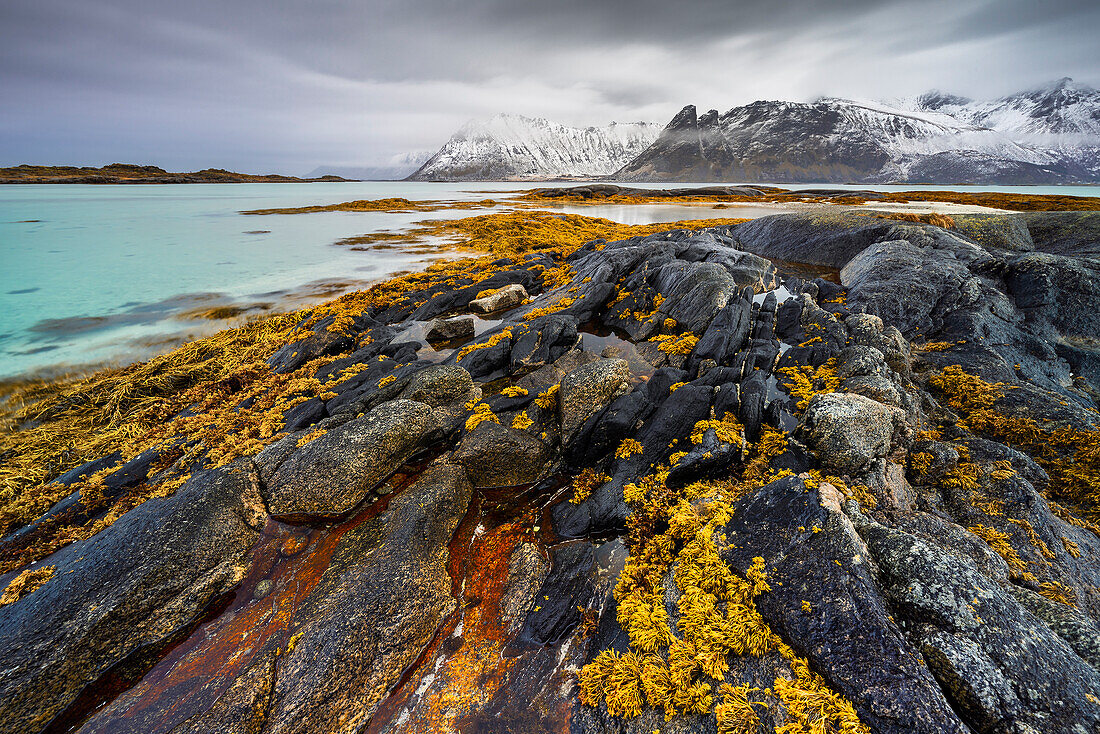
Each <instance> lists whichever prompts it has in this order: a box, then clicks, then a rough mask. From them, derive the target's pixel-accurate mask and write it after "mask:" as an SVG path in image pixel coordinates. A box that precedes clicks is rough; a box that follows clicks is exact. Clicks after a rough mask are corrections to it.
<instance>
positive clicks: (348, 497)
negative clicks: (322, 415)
mask: <svg viewBox="0 0 1100 734" xmlns="http://www.w3.org/2000/svg"><path fill="white" fill-rule="evenodd" d="M434 427H435V423H434V421H433V420H432V409H431V407H430V406H428V405H427V404H425V403H418V402H415V401H412V400H393V401H390V402H388V403H383V404H382V405H379V406H378V407H377V408H375V409H374V410H372V411H370V412H369V413H367V414H366V415H364V416H363V417H362V418H356V419H355V420H352V421H349V422H347V423H345V424H343V425H341V426H339V427H337V428H334V429H333V430H331V431H329V432H327V433H325V434H324V435H322V436H320V437H318V438H315V439H313V440H312V441H309V442H308V443H306V444H305V445H303V446H301V447H299V448H297V450H296V451H294V452H293V453H292V454H290V456H289V457H287V458H286V459H285V460H284V461H283V462H282V463H281V464H280V465H279V468H278V469H277V470H276V471H275V472H274V474H273V475H272V477H271V480H270V482H269V483H268V484H267V486H265V487H264V497H265V499H266V500H267V506H268V509H269V511H270V512H271V514H272V515H275V516H276V517H286V518H326V517H337V516H340V515H343V514H345V513H347V512H349V511H350V510H351V509H352V508H354V507H355V506H356V505H358V504H359V503H360V502H362V501H363V499H364V498H366V496H367V494H368V493H369V492H370V491H371V490H372V489H374V487H375V486H377V485H378V484H379V483H380V482H381V481H382V480H383V479H385V478H386V477H387V476H389V475H390V474H391V473H392V472H393V471H394V470H395V469H397V468H398V467H400V466H401V464H402V463H404V461H405V460H406V459H407V458H409V456H411V455H412V453H413V452H414V451H416V449H417V448H418V447H419V446H420V445H421V441H422V439H424V437H425V436H427V435H428V433H429V432H430V431H431V430H432V429H433V428H434Z"/></svg>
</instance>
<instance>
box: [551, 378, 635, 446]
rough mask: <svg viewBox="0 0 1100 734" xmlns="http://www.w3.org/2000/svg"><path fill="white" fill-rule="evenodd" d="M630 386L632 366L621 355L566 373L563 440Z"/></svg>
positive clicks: (562, 401) (561, 402) (562, 402)
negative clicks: (619, 357) (620, 357)
mask: <svg viewBox="0 0 1100 734" xmlns="http://www.w3.org/2000/svg"><path fill="white" fill-rule="evenodd" d="M629 389H630V367H629V366H628V365H627V363H626V360H622V359H600V360H597V361H595V362H593V363H592V364H588V365H584V366H583V367H578V368H577V369H575V370H573V371H572V372H570V373H569V374H568V375H566V376H565V377H564V378H563V379H562V381H561V392H560V394H559V396H558V405H559V407H560V410H561V430H562V437H563V439H564V441H565V442H566V443H568V442H569V441H570V440H571V439H572V438H573V437H574V436H575V435H576V433H577V431H578V429H580V427H581V426H582V425H584V422H585V421H586V420H588V419H589V418H590V417H592V416H593V415H595V414H596V413H597V412H598V411H599V410H600V409H601V408H603V407H604V406H606V405H607V404H608V403H610V402H611V401H612V400H614V399H615V398H617V397H618V396H620V395H622V394H623V393H625V392H626V391H627V390H629Z"/></svg>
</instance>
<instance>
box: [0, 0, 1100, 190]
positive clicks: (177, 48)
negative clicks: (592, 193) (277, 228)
mask: <svg viewBox="0 0 1100 734" xmlns="http://www.w3.org/2000/svg"><path fill="white" fill-rule="evenodd" d="M1098 25H1100V6H1096V4H1095V3H1094V2H1066V1H1064V0H1053V1H1052V2H1047V3H1035V2H1033V0H1032V1H1030V2H1024V1H1023V0H957V1H955V2H949V1H948V0H933V1H932V2H925V3H912V2H908V1H907V0H892V1H889V2H882V1H874V0H856V1H855V2H853V1H851V0H849V1H847V2H841V1H826V0H816V1H809V2H807V1H802V2H794V1H793V0H770V1H767V2H765V1H763V0H750V1H742V2H730V1H729V0H684V1H683V2H675V3H673V2H668V1H667V0H616V1H615V2H606V1H605V2H598V1H594V0H558V2H553V3H548V2H545V1H543V0H539V1H538V2H516V1H515V0H465V1H458V0H404V1H399V0H370V1H369V2H362V0H315V1H314V2H305V1H297V2H292V1H291V0H237V1H235V2H225V0H189V1H188V2H178V1H175V0H7V2H5V3H4V4H3V8H2V9H0V95H2V97H0V98H2V99H4V101H5V102H4V104H3V105H2V106H0V164H2V165H10V164H15V163H22V162H32V161H33V162H48V163H65V162H83V163H106V162H110V161H113V160H133V161H138V162H150V163H157V164H160V165H165V166H166V167H179V168H199V167H204V166H208V165H213V166H224V167H234V168H241V169H247V170H279V171H287V172H304V171H308V170H311V169H312V168H314V167H315V166H316V165H318V164H345V165H362V164H370V163H376V162H380V161H384V160H387V159H388V158H389V157H390V156H391V155H393V154H394V153H397V152H401V151H402V150H407V149H420V148H430V147H435V146H437V145H439V144H440V143H441V142H442V140H443V139H444V138H445V137H446V135H447V134H449V133H450V132H451V131H452V130H453V129H454V128H455V127H457V126H458V125H461V124H462V123H463V122H465V120H466V119H468V118H470V117H474V116H481V115H489V114H493V113H495V112H498V111H512V112H519V113H525V114H534V115H544V116H547V117H551V118H553V119H559V120H561V121H562V122H567V123H573V124H595V123H602V122H606V121H608V120H611V119H618V120H636V119H651V120H656V121H660V122H664V121H666V120H667V119H668V118H669V117H670V116H671V115H672V114H673V113H674V112H675V111H676V110H678V109H679V108H680V107H681V106H683V105H684V104H686V103H689V102H690V103H696V104H698V105H699V106H700V107H702V108H704V109H705V108H708V107H716V108H718V109H722V110H724V109H728V108H729V107H732V106H734V105H737V104H742V103H745V102H748V101H752V100H753V99H757V98H768V99H780V98H786V99H807V98H811V97H813V96H816V95H819V94H833V95H840V96H899V95H904V94H914V93H919V92H921V91H923V90H925V89H927V88H930V87H938V88H942V89H945V90H950V91H958V92H960V93H964V94H969V95H972V96H995V95H999V94H1003V93H1007V92H1010V91H1014V90H1015V89H1019V88H1023V87H1026V86H1029V85H1031V84H1034V83H1038V82H1041V81H1043V80H1045V79H1047V78H1054V77H1060V76H1063V75H1069V76H1073V77H1075V78H1077V79H1078V80H1079V81H1083V82H1086V83H1092V84H1096V83H1097V82H1100V58H1098V56H1100V55H1098V54H1097V52H1096V50H1095V40H1094V34H1095V29H1096V28H1097V27H1098Z"/></svg>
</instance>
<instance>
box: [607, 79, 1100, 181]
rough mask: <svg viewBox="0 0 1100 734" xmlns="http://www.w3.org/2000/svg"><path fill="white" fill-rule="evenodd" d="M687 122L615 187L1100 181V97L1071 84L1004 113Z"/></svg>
mask: <svg viewBox="0 0 1100 734" xmlns="http://www.w3.org/2000/svg"><path fill="white" fill-rule="evenodd" d="M696 115H697V112H696V109H695V107H693V106H691V105H689V106H687V107H685V108H684V109H683V110H681V111H680V112H679V113H678V114H677V115H676V116H675V117H674V118H673V120H672V122H670V123H669V125H668V127H666V128H665V131H664V132H662V134H661V136H660V137H659V138H658V140H657V141H656V142H655V143H654V144H653V145H652V146H650V148H648V149H647V150H646V151H645V152H644V153H643V154H641V155H640V156H638V157H637V158H636V159H634V160H633V161H631V162H630V163H629V164H627V165H626V166H624V167H623V168H622V169H621V170H620V171H619V172H618V173H617V174H616V178H621V179H626V180H636V181H637V180H655V179H665V180H682V181H756V182H802V181H807V182H809V181H814V182H824V181H838V182H849V181H866V182H888V181H910V182H927V183H965V182H974V183H990V182H994V183H1047V182H1052V183H1069V182H1076V181H1095V180H1098V179H1100V94H1098V93H1097V92H1096V91H1095V90H1093V89H1091V88H1089V87H1087V86H1085V85H1080V84H1076V83H1074V82H1072V81H1071V80H1069V79H1062V80H1058V81H1057V82H1054V83H1052V84H1048V85H1043V86H1042V87H1041V88H1038V89H1035V90H1031V91H1029V92H1021V93H1019V94H1016V95H1013V96H1010V97H1005V98H1003V99H999V100H993V101H984V102H983V101H974V100H970V99H967V98H966V97H961V96H958V95H954V94H949V93H945V92H942V91H938V90H933V91H930V92H926V93H925V94H922V95H920V96H918V97H912V98H905V99H896V100H892V101H889V102H881V101H873V100H859V99H843V98H838V97H822V98H819V99H817V100H814V101H813V102H809V103H799V102H768V101H760V102H753V103H751V104H747V105H743V106H741V107H735V108H733V109H731V110H729V111H728V112H725V113H723V114H721V115H717V114H716V113H713V112H709V113H707V114H705V115H700V116H698V117H697V116H696Z"/></svg>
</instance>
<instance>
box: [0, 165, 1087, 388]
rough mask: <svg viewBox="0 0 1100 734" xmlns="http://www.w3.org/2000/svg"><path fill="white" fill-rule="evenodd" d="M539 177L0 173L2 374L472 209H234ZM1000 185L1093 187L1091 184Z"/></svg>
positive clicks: (135, 338) (743, 212)
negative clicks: (82, 180) (115, 181)
mask: <svg viewBox="0 0 1100 734" xmlns="http://www.w3.org/2000/svg"><path fill="white" fill-rule="evenodd" d="M547 185H562V186H567V185H573V184H570V183H562V184H545V183H511V182H509V183H501V182H490V183H458V184H439V183H420V182H416V183H410V182H401V181H395V182H364V183H331V184H327V183H320V184H192V185H118V186H109V185H108V186H92V185H57V186H29V185H21V186H0V377H11V376H15V375H20V374H27V373H35V372H39V373H43V372H45V373H49V372H58V371H64V370H66V369H74V368H76V369H79V368H80V367H82V366H86V365H98V364H105V363H126V362H130V361H133V360H135V359H143V358H147V357H149V356H152V355H153V354H157V353H161V352H164V351H166V350H167V349H169V348H171V347H172V346H174V345H175V344H178V343H180V342H181V341H183V340H185V339H187V338H192V337H197V336H201V335H204V334H208V333H211V332H213V331H215V330H217V329H219V328H224V327H225V326H226V325H229V324H231V323H234V321H231V320H230V321H227V320H224V319H222V320H216V321H211V320H209V319H203V318H196V317H195V315H194V314H195V313H196V312H199V311H205V310H208V309H211V308H214V307H220V306H235V307H237V308H244V309H246V310H245V311H244V315H245V316H247V315H252V314H258V313H263V312H264V310H265V308H278V309H284V308H287V307H291V306H300V305H304V304H308V303H312V302H316V301H319V300H323V299H325V298H327V297H331V296H333V295H335V294H338V293H340V292H343V291H346V290H349V289H352V288H356V287H361V286H362V285H364V284H366V283H368V282H372V281H376V280H379V279H382V278H385V277H386V276H389V275H391V274H393V273H394V272H397V271H401V270H409V269H414V268H419V267H423V265H424V264H425V263H426V262H427V261H426V259H425V256H424V255H421V254H416V253H411V252H403V251H401V250H385V251H367V252H363V251H353V250H351V249H350V248H346V247H334V246H333V243H334V242H336V241H337V240H340V239H343V238H346V237H351V236H355V235H361V234H366V233H369V232H376V231H379V230H390V231H397V230H402V229H405V228H407V227H409V226H410V225H411V224H412V223H413V222H416V221H419V220H422V219H442V218H459V217H465V216H470V215H471V214H477V213H479V211H478V210H474V211H467V210H456V211H440V212H429V213H423V212H417V213H389V212H322V213H315V214H299V215H293V216H286V215H270V216H243V215H241V214H240V213H239V212H240V211H241V210H246V209H260V208H277V207H294V206H305V205H310V204H318V203H336V202H341V201H349V200H353V199H372V198H381V197H405V198H408V199H414V200H415V199H442V200H479V199H484V198H488V197H494V198H498V199H499V197H500V196H501V194H499V193H497V192H503V191H519V190H523V189H529V188H536V187H542V186H547ZM690 185H693V184H675V185H670V186H676V187H678V186H690ZM788 188H799V187H788ZM832 188H838V187H832ZM855 188H859V187H855ZM862 188H876V189H880V190H906V189H908V190H913V189H918V188H943V187H917V186H892V187H888V186H880V187H862ZM952 188H953V189H956V190H974V191H985V190H990V187H952ZM1006 190H1011V191H1021V192H1024V191H1026V192H1029V193H1063V194H1082V195H1092V194H1094V193H1095V189H1092V188H1090V187H1008V188H1007V189H1006ZM546 208H551V209H556V210H560V211H566V212H575V213H581V214H586V215H588V216H598V217H605V218H608V219H613V220H615V221H620V222H624V223H627V224H646V223H651V222H658V221H676V220H681V219H705V218H718V217H756V216H763V215H767V214H774V213H778V212H781V211H784V208H782V207H764V206H758V205H746V206H743V207H742V206H729V207H728V208H725V209H717V210H716V209H714V208H713V207H710V206H683V205H643V206H583V207H578V206H560V207H546ZM189 314H190V315H189Z"/></svg>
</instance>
